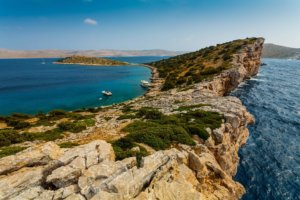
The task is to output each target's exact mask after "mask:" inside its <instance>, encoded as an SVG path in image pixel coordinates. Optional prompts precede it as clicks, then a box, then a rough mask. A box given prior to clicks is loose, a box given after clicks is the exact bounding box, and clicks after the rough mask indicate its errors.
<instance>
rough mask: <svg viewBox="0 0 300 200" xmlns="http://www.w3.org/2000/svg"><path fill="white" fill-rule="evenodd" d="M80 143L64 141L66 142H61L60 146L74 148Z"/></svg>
mask: <svg viewBox="0 0 300 200" xmlns="http://www.w3.org/2000/svg"><path fill="white" fill-rule="evenodd" d="M78 145H79V144H77V143H73V142H64V143H60V144H59V145H58V146H59V147H60V148H72V147H76V146H78Z"/></svg>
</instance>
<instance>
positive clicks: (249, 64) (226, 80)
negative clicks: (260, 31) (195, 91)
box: [199, 38, 264, 96]
mask: <svg viewBox="0 0 300 200" xmlns="http://www.w3.org/2000/svg"><path fill="white" fill-rule="evenodd" d="M263 44H264V39H263V38H258V39H257V40H256V41H255V42H253V43H251V44H248V45H247V46H246V47H244V48H243V49H241V50H240V51H239V52H238V53H237V54H234V55H233V61H232V66H233V67H232V68H230V69H229V70H227V71H225V72H223V73H221V74H220V75H218V76H216V77H215V78H214V79H213V80H212V81H208V82H204V83H200V84H199V88H200V89H201V90H202V91H204V90H208V91H210V92H214V93H215V94H216V95H219V96H223V95H225V94H228V93H229V92H231V91H232V90H233V89H235V88H236V87H237V86H238V85H239V84H240V83H241V82H243V81H244V80H245V79H249V78H250V77H251V76H254V75H256V74H257V73H258V70H259V67H260V65H261V54H262V49H263Z"/></svg>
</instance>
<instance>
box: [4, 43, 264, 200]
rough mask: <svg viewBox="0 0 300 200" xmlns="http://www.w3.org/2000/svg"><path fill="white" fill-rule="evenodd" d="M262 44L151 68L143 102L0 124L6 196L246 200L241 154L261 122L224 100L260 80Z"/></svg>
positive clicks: (233, 46) (213, 50) (221, 48)
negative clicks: (251, 81)
mask: <svg viewBox="0 0 300 200" xmlns="http://www.w3.org/2000/svg"><path fill="white" fill-rule="evenodd" d="M263 43H264V39H263V38H250V39H245V40H236V41H233V42H229V43H225V44H222V45H217V46H214V47H209V48H206V49H204V50H200V51H197V52H194V53H189V54H184V55H181V56H177V57H174V58H170V59H166V60H162V61H159V62H155V63H150V65H151V66H152V69H153V71H154V72H155V73H153V74H154V75H153V82H152V85H153V87H152V88H151V90H150V91H149V92H148V93H147V94H146V95H145V96H143V97H139V98H136V99H134V100H131V101H128V102H124V103H121V104H116V105H112V106H107V107H101V108H91V109H83V110H77V111H73V112H65V111H59V110H56V111H52V112H50V113H48V114H42V113H40V114H37V115H35V116H30V115H22V114H15V115H12V116H8V117H2V118H0V125H1V130H0V138H2V140H1V141H3V142H2V143H0V147H1V149H0V156H1V157H2V158H1V159H0V196H1V197H2V198H4V199H35V200H37V199H44V200H47V199H49V200H50V199H51V200H53V199H66V200H73V199H79V200H81V199H82V200H84V199H87V200H97V199H103V200H110V199H115V200H129V199H134V200H147V199H164V200H199V199H203V200H219V199H224V200H238V199H241V198H242V196H243V194H244V193H245V192H246V191H245V189H244V187H243V186H242V185H241V184H240V183H238V182H236V181H235V180H233V176H234V175H235V174H236V172H237V167H238V163H239V156H238V150H239V148H241V147H242V146H243V145H244V144H245V142H246V140H247V138H248V135H249V131H248V128H247V126H248V124H250V123H253V122H254V118H253V116H252V115H251V114H250V113H249V112H248V111H247V109H246V107H245V106H243V105H242V103H241V101H240V100H239V99H238V98H236V97H232V96H225V95H226V94H228V93H229V92H230V91H232V90H233V89H235V88H236V87H237V86H238V85H239V84H240V83H241V82H243V81H244V80H245V79H248V78H250V77H251V76H254V75H256V74H257V73H258V70H259V67H260V65H261V61H260V59H261V53H262V48H263Z"/></svg>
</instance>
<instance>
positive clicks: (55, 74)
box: [0, 56, 164, 115]
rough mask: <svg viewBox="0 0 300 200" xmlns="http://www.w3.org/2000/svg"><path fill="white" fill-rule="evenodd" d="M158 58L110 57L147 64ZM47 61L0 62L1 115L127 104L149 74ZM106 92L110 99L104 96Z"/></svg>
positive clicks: (140, 70) (140, 68) (138, 69)
mask: <svg viewBox="0 0 300 200" xmlns="http://www.w3.org/2000/svg"><path fill="white" fill-rule="evenodd" d="M163 58H164V57H161V56H145V57H113V58H112V59H116V60H121V61H126V62H130V63H137V64H139V63H147V62H152V61H156V60H160V59H163ZM56 60H57V59H56V58H50V59H41V58H39V59H0V115H9V114H12V113H27V114H36V113H38V112H48V111H51V110H53V109H63V110H75V109H81V108H91V107H99V106H105V105H111V104H114V103H120V102H123V101H127V100H130V99H133V98H136V97H138V96H141V95H143V94H145V92H146V90H145V89H144V88H142V87H141V86H140V81H141V80H148V81H149V80H150V78H151V70H150V69H149V68H146V67H143V66H142V65H141V66H139V65H137V66H113V67H112V66H106V67H102V66H101V67H100V66H82V65H62V64H53V62H54V61H56ZM103 90H108V91H111V92H112V93H113V95H112V96H110V97H107V96H103V94H102V91H103Z"/></svg>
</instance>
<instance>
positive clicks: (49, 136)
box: [30, 129, 64, 141]
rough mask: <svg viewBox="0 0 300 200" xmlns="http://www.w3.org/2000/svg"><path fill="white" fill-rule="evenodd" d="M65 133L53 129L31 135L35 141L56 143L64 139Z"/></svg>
mask: <svg viewBox="0 0 300 200" xmlns="http://www.w3.org/2000/svg"><path fill="white" fill-rule="evenodd" d="M63 134H64V133H63V132H62V131H61V130H59V129H53V130H49V131H46V132H41V133H32V134H30V135H31V137H33V139H34V140H43V141H54V140H57V139H61V138H63V137H64V136H63Z"/></svg>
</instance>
